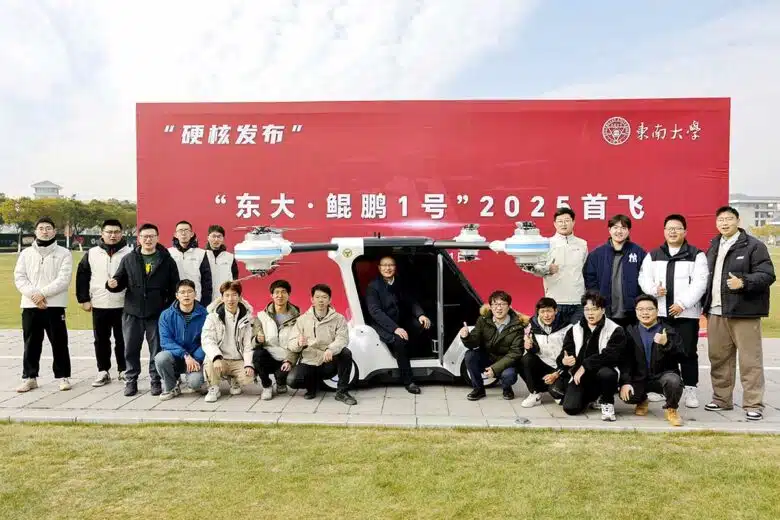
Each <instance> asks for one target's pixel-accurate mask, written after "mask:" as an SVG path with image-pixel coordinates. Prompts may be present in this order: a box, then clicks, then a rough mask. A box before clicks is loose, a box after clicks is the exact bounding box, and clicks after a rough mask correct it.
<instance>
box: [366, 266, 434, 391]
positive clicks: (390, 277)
mask: <svg viewBox="0 0 780 520" xmlns="http://www.w3.org/2000/svg"><path fill="white" fill-rule="evenodd" d="M379 274H380V276H379V277H377V278H376V279H375V280H372V281H371V283H369V284H368V288H367V289H366V306H367V307H368V314H369V316H371V320H372V321H373V323H372V324H371V326H372V327H373V328H374V330H376V332H377V334H379V338H380V339H381V340H382V341H384V342H385V344H386V345H387V346H388V347H389V348H390V351H391V352H392V353H393V355H394V356H395V358H396V360H397V361H398V368H399V370H400V371H401V382H402V383H403V384H404V386H405V387H406V391H407V392H409V393H411V394H419V393H420V387H418V386H417V385H416V384H414V382H413V381H412V365H411V362H410V361H409V354H410V350H411V348H410V346H411V344H412V340H413V339H414V337H415V336H417V335H418V334H419V333H420V332H421V330H420V327H422V328H423V329H426V330H427V329H429V328H430V326H431V320H429V319H428V318H427V317H426V316H425V312H424V311H423V309H422V307H421V306H420V304H419V303H417V301H416V300H415V298H414V297H413V295H412V292H411V290H410V289H409V288H408V287H405V286H404V285H403V283H402V282H401V281H399V280H398V279H397V278H396V276H395V274H396V263H395V259H394V258H393V257H391V256H386V257H383V258H382V259H380V260H379Z"/></svg>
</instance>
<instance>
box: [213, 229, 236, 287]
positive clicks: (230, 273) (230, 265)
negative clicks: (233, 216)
mask: <svg viewBox="0 0 780 520" xmlns="http://www.w3.org/2000/svg"><path fill="white" fill-rule="evenodd" d="M208 231H209V235H208V237H207V238H208V244H206V259H207V260H208V262H209V266H210V268H211V287H212V292H211V294H213V295H214V297H213V299H214V301H219V288H220V287H222V284H223V283H225V282H229V281H232V280H238V263H237V262H236V256H235V255H234V254H233V253H231V252H230V251H228V250H227V248H226V247H225V228H223V227H222V226H220V225H218V224H212V225H211V226H209V230H208Z"/></svg>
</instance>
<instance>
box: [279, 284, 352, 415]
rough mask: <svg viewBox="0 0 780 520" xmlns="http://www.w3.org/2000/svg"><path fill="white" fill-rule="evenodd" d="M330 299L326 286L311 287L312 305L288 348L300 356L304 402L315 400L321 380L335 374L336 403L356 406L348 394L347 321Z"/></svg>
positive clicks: (298, 325)
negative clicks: (336, 385) (336, 382)
mask: <svg viewBox="0 0 780 520" xmlns="http://www.w3.org/2000/svg"><path fill="white" fill-rule="evenodd" d="M330 298H331V289H330V287H328V286H327V285H325V284H317V285H315V286H314V287H312V288H311V303H312V306H311V307H310V308H309V310H308V311H306V312H305V313H304V314H302V315H301V316H300V317H299V318H298V320H297V321H296V322H295V332H296V334H295V335H294V336H293V337H291V338H290V341H289V343H288V345H287V348H288V349H289V350H290V352H293V353H295V354H300V364H299V365H298V366H297V370H300V371H301V372H303V374H302V375H303V381H304V386H305V387H306V393H305V394H304V396H303V398H304V399H314V398H315V397H316V396H317V386H318V385H319V383H320V381H322V380H323V379H329V378H331V377H333V376H334V375H336V374H338V378H339V380H338V390H337V391H336V401H341V402H342V403H344V404H346V405H355V404H357V401H356V400H355V398H354V397H352V396H351V395H349V381H350V375H351V371H352V352H351V351H350V350H349V348H347V345H348V344H349V329H348V328H347V320H346V319H345V318H344V316H342V315H341V314H339V313H338V312H336V310H335V309H334V308H333V307H331V306H330Z"/></svg>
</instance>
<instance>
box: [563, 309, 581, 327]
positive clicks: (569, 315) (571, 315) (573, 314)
mask: <svg viewBox="0 0 780 520" xmlns="http://www.w3.org/2000/svg"><path fill="white" fill-rule="evenodd" d="M558 314H560V315H561V319H562V320H563V323H571V324H572V325H576V324H577V323H578V322H579V321H580V320H581V319H582V317H583V316H584V315H585V314H584V312H583V310H582V305H558Z"/></svg>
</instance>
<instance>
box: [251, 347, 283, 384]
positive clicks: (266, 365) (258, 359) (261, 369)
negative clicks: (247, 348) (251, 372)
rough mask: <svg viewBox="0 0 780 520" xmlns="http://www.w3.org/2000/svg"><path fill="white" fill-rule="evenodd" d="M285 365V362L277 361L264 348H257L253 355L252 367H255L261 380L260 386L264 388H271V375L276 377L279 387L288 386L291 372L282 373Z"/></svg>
mask: <svg viewBox="0 0 780 520" xmlns="http://www.w3.org/2000/svg"><path fill="white" fill-rule="evenodd" d="M283 363H284V361H277V360H275V359H274V357H273V356H272V355H271V353H270V352H268V350H266V349H264V348H262V347H257V348H255V350H254V352H253V353H252V365H254V367H255V372H256V373H257V377H259V378H260V384H261V385H262V386H263V388H268V387H269V386H271V377H270V376H271V374H274V375H275V377H276V384H277V385H286V384H287V375H288V374H289V372H282V371H281V368H282V364H283Z"/></svg>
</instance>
